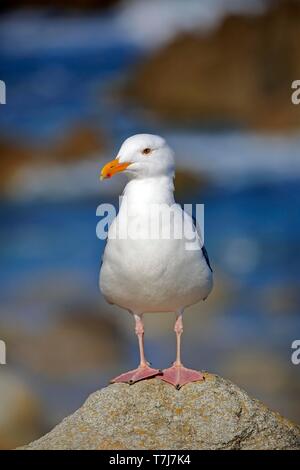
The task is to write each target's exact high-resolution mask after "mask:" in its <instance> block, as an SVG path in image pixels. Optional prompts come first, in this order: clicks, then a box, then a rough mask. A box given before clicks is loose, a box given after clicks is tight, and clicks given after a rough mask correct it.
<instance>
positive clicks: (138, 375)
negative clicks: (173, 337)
mask: <svg viewBox="0 0 300 470" xmlns="http://www.w3.org/2000/svg"><path fill="white" fill-rule="evenodd" d="M134 319H135V333H136V335H137V337H138V342H139V350H140V365H139V367H138V368H137V369H134V370H131V371H129V372H125V373H124V374H121V375H119V376H118V377H116V378H114V379H113V380H111V382H113V383H115V382H126V383H130V384H133V383H135V382H138V381H139V380H143V379H148V378H150V377H155V376H156V375H159V374H161V371H160V370H158V369H152V368H151V367H150V366H149V364H148V362H147V361H146V358H145V351H144V324H143V320H142V316H141V315H137V314H134Z"/></svg>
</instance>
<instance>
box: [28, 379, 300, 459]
mask: <svg viewBox="0 0 300 470" xmlns="http://www.w3.org/2000/svg"><path fill="white" fill-rule="evenodd" d="M23 449H28V450H40V449H42V450H46V449H74V450H75V449H130V450H133V449H151V450H157V449H177V450H184V449H300V428H299V427H298V426H297V425H295V424H293V423H291V422H289V421H288V420H286V419H284V418H282V417H281V416H280V415H278V414H277V413H274V412H272V411H270V410H269V409H268V408H266V407H265V406H264V405H263V404H261V403H260V402H258V401H257V400H253V399H252V398H250V397H249V396H248V395H247V394H246V393H245V392H244V391H242V390H240V389H239V388H238V387H237V386H235V385H234V384H232V383H231V382H229V381H227V380H224V379H222V378H220V377H218V376H215V375H212V374H208V373H205V381H204V382H197V383H193V384H188V385H186V386H184V387H182V388H181V389H180V390H176V389H175V388H174V387H173V386H171V385H169V384H167V383H164V382H162V381H160V380H159V379H157V378H156V379H150V380H147V381H142V382H138V383H136V384H134V385H127V384H113V385H110V386H108V387H106V388H104V389H102V390H99V391H97V392H95V393H93V394H92V395H91V396H90V397H89V398H88V400H87V401H86V402H85V403H84V405H83V406H82V407H81V408H80V409H79V410H77V411H76V412H75V413H74V414H73V415H71V416H69V417H67V418H66V419H64V420H63V421H62V423H61V424H59V425H58V426H56V427H55V428H54V429H53V430H52V431H51V432H50V433H48V434H46V435H45V436H44V437H42V438H41V439H39V440H37V441H35V442H33V443H31V444H29V445H28V446H25V447H23Z"/></svg>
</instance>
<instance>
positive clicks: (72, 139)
mask: <svg viewBox="0 0 300 470" xmlns="http://www.w3.org/2000/svg"><path fill="white" fill-rule="evenodd" d="M105 145H106V142H105V137H104V135H103V134H102V133H101V132H100V131H99V130H96V129H93V128H92V127H89V126H87V125H86V124H84V123H83V124H82V125H76V126H74V127H71V128H70V129H68V130H67V131H66V132H65V133H64V134H63V135H62V136H61V137H60V138H58V139H57V141H56V143H55V144H54V147H53V149H52V150H51V155H52V156H53V158H54V160H55V161H56V162H60V163H70V162H74V161H76V160H81V159H84V158H86V157H87V156H88V155H93V154H100V153H101V152H103V150H104V149H105Z"/></svg>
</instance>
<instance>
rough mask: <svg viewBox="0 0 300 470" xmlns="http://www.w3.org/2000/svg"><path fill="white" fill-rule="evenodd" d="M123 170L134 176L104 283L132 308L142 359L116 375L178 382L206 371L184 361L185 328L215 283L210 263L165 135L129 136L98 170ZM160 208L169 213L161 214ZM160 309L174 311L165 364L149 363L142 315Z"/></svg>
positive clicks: (111, 238)
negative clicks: (181, 196)
mask: <svg viewBox="0 0 300 470" xmlns="http://www.w3.org/2000/svg"><path fill="white" fill-rule="evenodd" d="M121 172H122V173H126V174H127V176H128V177H129V181H128V183H127V185H126V187H125V189H124V192H123V195H122V197H121V203H120V207H119V212H118V215H117V216H116V217H115V218H114V220H113V221H112V223H111V225H110V227H109V230H108V235H107V242H106V246H105V250H104V253H103V257H102V265H101V270H100V278H99V285H100V290H101V292H102V294H103V295H104V298H105V299H106V300H107V301H108V302H109V303H110V304H115V305H118V306H119V307H122V308H123V309H126V310H127V311H128V312H130V313H131V314H132V315H133V318H134V321H135V333H136V335H137V338H138V344H139V352H140V364H139V366H138V367H137V368H136V369H134V370H131V371H129V372H125V373H123V374H121V375H120V376H118V377H116V378H115V379H113V380H112V382H126V383H130V384H132V383H135V382H137V381H140V380H143V379H147V378H150V377H155V376H157V377H158V378H160V379H162V380H164V381H165V382H168V383H170V384H172V385H174V386H175V387H177V388H178V389H179V388H180V387H181V386H183V385H185V384H187V383H189V382H194V381H200V380H203V379H204V376H203V375H202V374H201V373H200V372H198V371H196V370H192V369H188V368H186V367H184V365H183V364H182V361H181V336H182V332H183V312H184V310H185V308H186V307H188V306H190V305H193V304H195V303H197V302H199V301H201V300H205V299H206V298H207V296H208V295H209V293H210V292H211V290H212V286H213V278H212V268H211V265H210V262H209V258H208V255H207V251H206V249H205V247H204V245H203V243H202V237H201V232H200V229H199V227H198V226H197V225H196V224H195V220H194V219H193V218H192V216H191V215H189V214H188V213H187V212H185V211H184V210H183V209H182V208H181V206H180V205H179V204H176V203H175V199H174V177H175V163H174V153H173V151H172V149H171V148H170V147H169V146H168V144H167V143H166V141H165V139H163V138H162V137H160V136H157V135H152V134H137V135H133V136H131V137H129V138H128V139H126V140H125V141H124V142H123V144H122V146H121V148H120V150H119V152H118V154H117V157H116V158H115V159H114V160H112V161H110V162H108V163H107V164H106V165H105V166H104V167H103V168H102V171H101V175H100V178H101V179H108V178H111V177H113V176H114V175H116V174H117V173H121ZM162 208H163V211H164V212H163V214H164V215H167V217H161V218H157V213H158V212H157V211H158V210H161V209H162ZM168 216H169V217H168ZM170 220H171V223H170ZM180 221H181V222H182V221H183V226H184V231H182V230H180V231H179V232H178V233H180V236H178V234H176V233H175V231H176V229H178V227H179V225H180ZM153 228H155V230H154V232H155V234H154V235H155V236H154V235H153V233H152V232H151V230H152V229H153ZM170 229H171V230H170ZM182 232H184V234H182ZM166 234H167V236H166ZM192 237H194V241H193V249H191V247H190V243H191V242H190V240H191V239H192ZM156 312H157V313H159V312H160V313H164V312H174V313H175V327H174V331H175V333H176V343H177V347H176V360H175V362H174V363H173V365H172V366H171V367H169V368H167V369H164V370H161V369H154V368H152V367H151V364H150V363H149V362H148V361H147V360H146V357H145V352H144V324H143V315H144V314H145V313H156Z"/></svg>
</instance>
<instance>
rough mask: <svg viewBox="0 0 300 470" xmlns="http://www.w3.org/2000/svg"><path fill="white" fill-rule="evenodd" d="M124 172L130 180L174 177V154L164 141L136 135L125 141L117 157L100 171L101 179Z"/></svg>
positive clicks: (154, 136)
mask: <svg viewBox="0 0 300 470" xmlns="http://www.w3.org/2000/svg"><path fill="white" fill-rule="evenodd" d="M120 172H124V173H127V174H128V175H129V177H131V178H149V177H150V178H151V177H156V176H170V177H173V176H174V153H173V150H172V149H171V148H170V147H169V146H168V145H167V143H166V141H165V140H164V139H163V138H162V137H160V136H158V135H153V134H136V135H133V136H131V137H129V138H128V139H126V140H125V141H124V142H123V144H122V145H121V148H120V150H119V152H118V156H117V157H116V158H115V159H114V160H112V161H111V162H108V163H107V164H106V165H105V166H104V167H103V168H102V171H101V179H106V178H111V177H112V176H113V175H115V174H116V173H120Z"/></svg>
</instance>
